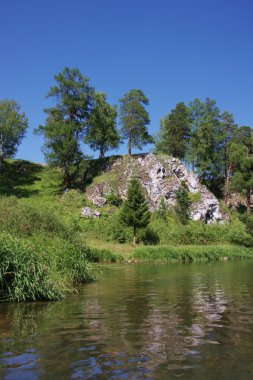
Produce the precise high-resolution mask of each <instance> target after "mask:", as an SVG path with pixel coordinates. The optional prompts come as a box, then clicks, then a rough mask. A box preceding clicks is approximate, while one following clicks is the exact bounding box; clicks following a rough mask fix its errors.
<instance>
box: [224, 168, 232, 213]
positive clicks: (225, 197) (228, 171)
mask: <svg viewBox="0 0 253 380" xmlns="http://www.w3.org/2000/svg"><path fill="white" fill-rule="evenodd" d="M231 171H232V164H231V163H230V164H229V165H228V168H227V170H226V179H225V189H224V202H225V206H227V203H228V196H229V187H230V181H231Z"/></svg>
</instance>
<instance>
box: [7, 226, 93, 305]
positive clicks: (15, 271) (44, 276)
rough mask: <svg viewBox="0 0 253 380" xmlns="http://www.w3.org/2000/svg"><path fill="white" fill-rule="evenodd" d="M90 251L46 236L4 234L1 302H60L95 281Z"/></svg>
mask: <svg viewBox="0 0 253 380" xmlns="http://www.w3.org/2000/svg"><path fill="white" fill-rule="evenodd" d="M86 251H87V248H85V247H82V248H80V247H79V246H78V245H76V246H75V245H74V244H73V243H72V244H70V243H69V242H68V241H66V240H64V239H60V238H58V237H55V239H54V240H52V239H51V238H50V239H48V238H46V237H45V235H40V236H36V237H34V238H33V239H20V238H16V237H13V236H11V235H8V234H2V233H1V234H0V301H27V300H33V301H34V300H45V299H46V300H57V299H61V298H63V297H64V296H65V294H66V293H67V292H70V291H72V290H73V284H75V283H82V282H87V281H90V280H92V279H94V272H93V269H92V267H91V266H90V264H89V263H88V262H87V259H86V253H87V252H86Z"/></svg>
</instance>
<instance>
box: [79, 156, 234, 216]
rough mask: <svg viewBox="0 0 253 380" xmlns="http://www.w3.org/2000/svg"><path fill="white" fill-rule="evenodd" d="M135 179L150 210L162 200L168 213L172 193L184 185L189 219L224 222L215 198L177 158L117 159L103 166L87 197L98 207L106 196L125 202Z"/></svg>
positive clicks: (172, 203)
mask: <svg viewBox="0 0 253 380" xmlns="http://www.w3.org/2000/svg"><path fill="white" fill-rule="evenodd" d="M133 176H134V177H137V178H138V180H139V181H140V183H141V185H142V188H143V189H144V191H145V195H146V198H147V200H148V203H149V208H150V210H151V211H157V210H158V209H159V205H160V203H161V201H162V199H163V200H164V203H165V205H166V206H167V209H168V210H171V209H173V207H174V206H175V203H176V192H177V190H178V189H179V187H180V185H183V184H184V185H185V186H186V188H187V189H188V191H189V193H190V194H189V195H190V198H191V201H192V205H191V212H190V218H191V219H192V220H195V221H198V220H201V221H204V222H205V223H211V222H224V220H225V219H226V217H227V216H226V215H225V214H222V212H221V210H220V206H219V202H218V200H217V198H216V197H215V196H214V195H213V194H212V193H211V192H210V191H209V190H208V189H207V188H206V187H205V186H204V185H202V184H200V182H199V181H198V178H197V177H196V176H195V175H194V174H193V173H192V172H190V171H189V170H188V169H187V168H186V167H185V166H184V165H183V164H182V163H181V162H180V161H179V160H178V159H176V158H173V157H169V156H165V155H163V156H162V155H155V154H152V153H150V154H143V155H135V156H132V157H130V156H121V157H118V158H115V160H114V161H113V162H110V164H108V165H107V167H106V169H105V170H104V172H103V173H102V174H100V175H98V176H95V177H94V179H93V182H92V184H91V185H90V186H88V188H87V190H86V195H87V198H88V199H89V200H90V201H91V202H92V203H93V204H94V205H95V206H98V207H102V206H103V205H104V204H106V199H107V197H108V196H110V195H114V196H118V197H119V198H121V199H122V200H124V199H125V197H126V193H127V186H128V182H129V180H130V179H131V177H133Z"/></svg>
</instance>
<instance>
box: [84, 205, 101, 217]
mask: <svg viewBox="0 0 253 380" xmlns="http://www.w3.org/2000/svg"><path fill="white" fill-rule="evenodd" d="M100 215H101V214H100V212H98V211H97V210H93V209H92V208H90V207H83V209H82V211H81V216H84V217H87V218H99V217H100Z"/></svg>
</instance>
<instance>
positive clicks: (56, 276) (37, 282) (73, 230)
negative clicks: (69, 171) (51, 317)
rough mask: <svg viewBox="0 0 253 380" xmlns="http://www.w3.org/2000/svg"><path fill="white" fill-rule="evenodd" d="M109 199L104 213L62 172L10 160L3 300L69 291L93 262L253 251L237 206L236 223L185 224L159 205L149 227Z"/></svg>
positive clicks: (2, 231) (2, 202)
mask: <svg viewBox="0 0 253 380" xmlns="http://www.w3.org/2000/svg"><path fill="white" fill-rule="evenodd" d="M110 202H112V200H111V201H109V200H108V203H107V204H106V206H105V207H103V210H101V216H100V218H98V219H90V218H83V217H81V210H82V207H84V206H91V205H90V203H89V201H88V200H87V199H86V198H85V193H84V192H83V191H80V190H78V189H72V190H69V191H64V189H63V187H62V174H61V172H60V171H58V170H52V169H50V168H49V167H47V166H42V165H36V164H33V163H30V162H27V161H21V160H20V161H6V162H5V163H4V166H3V168H2V172H1V180H0V301H31V300H57V299H62V298H64V297H65V296H66V295H68V294H69V293H71V292H75V287H76V284H80V283H86V282H89V281H92V280H94V279H95V278H96V273H95V272H96V271H94V268H93V265H92V263H115V262H120V263H126V264H128V263H135V262H153V263H156V262H175V261H178V262H183V263H191V262H195V261H204V262H208V261H214V260H215V261H218V260H223V261H224V260H239V259H244V258H251V257H253V248H252V247H253V237H252V234H250V233H249V232H248V231H247V229H246V225H245V223H244V222H243V220H242V219H241V218H240V215H239V214H238V213H235V212H234V213H232V212H231V214H230V223H226V224H212V225H207V224H204V223H202V222H193V221H189V223H188V224H187V225H181V224H180V223H179V222H178V221H177V218H176V215H175V214H174V213H173V212H167V213H165V215H164V214H163V215H160V214H159V212H156V213H155V212H154V213H152V217H151V222H150V225H149V228H148V229H146V230H140V231H139V232H140V234H139V235H138V242H139V244H138V245H136V246H134V245H132V244H131V242H132V230H131V228H129V227H123V226H122V225H121V224H120V222H119V218H118V215H119V211H120V206H119V205H118V206H116V205H115V204H113V203H115V202H114V201H113V202H112V203H110Z"/></svg>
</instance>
